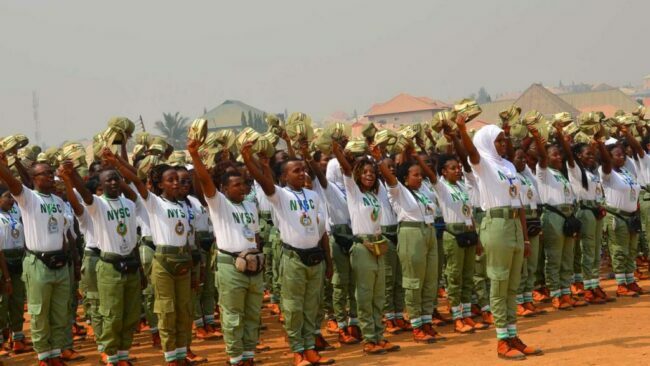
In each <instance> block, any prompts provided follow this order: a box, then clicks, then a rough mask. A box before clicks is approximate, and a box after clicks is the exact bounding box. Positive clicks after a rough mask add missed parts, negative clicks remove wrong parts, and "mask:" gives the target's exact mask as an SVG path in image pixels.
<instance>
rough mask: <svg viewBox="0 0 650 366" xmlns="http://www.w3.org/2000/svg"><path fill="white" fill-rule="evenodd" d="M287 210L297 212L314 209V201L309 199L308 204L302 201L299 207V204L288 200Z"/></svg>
mask: <svg viewBox="0 0 650 366" xmlns="http://www.w3.org/2000/svg"><path fill="white" fill-rule="evenodd" d="M289 209H290V210H291V211H298V210H301V211H302V210H305V209H312V210H313V209H315V206H314V201H313V200H312V199H309V202H307V201H302V207H300V203H298V201H296V200H290V201H289Z"/></svg>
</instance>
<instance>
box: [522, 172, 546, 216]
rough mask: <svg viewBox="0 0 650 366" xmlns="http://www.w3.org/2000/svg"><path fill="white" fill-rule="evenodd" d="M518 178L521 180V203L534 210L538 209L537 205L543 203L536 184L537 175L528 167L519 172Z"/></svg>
mask: <svg viewBox="0 0 650 366" xmlns="http://www.w3.org/2000/svg"><path fill="white" fill-rule="evenodd" d="M517 178H519V181H520V182H521V194H520V195H519V196H520V198H521V203H522V204H523V205H524V206H527V207H530V208H531V209H532V210H536V209H537V206H538V205H539V204H541V203H542V201H541V198H540V196H539V193H538V192H537V187H536V186H535V177H533V173H532V172H531V171H530V169H528V167H526V168H524V170H523V171H521V172H517Z"/></svg>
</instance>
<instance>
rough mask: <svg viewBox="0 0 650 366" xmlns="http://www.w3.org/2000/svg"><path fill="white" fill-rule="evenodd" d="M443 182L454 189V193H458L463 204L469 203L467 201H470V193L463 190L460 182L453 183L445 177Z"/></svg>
mask: <svg viewBox="0 0 650 366" xmlns="http://www.w3.org/2000/svg"><path fill="white" fill-rule="evenodd" d="M442 182H443V183H444V184H445V185H446V186H447V187H448V188H449V189H450V190H451V191H452V193H455V194H457V195H458V197H459V198H460V200H461V201H462V202H463V204H467V202H468V201H469V195H468V194H467V192H465V191H463V189H462V188H461V187H460V186H459V185H458V183H456V184H451V183H449V182H448V181H447V180H446V179H444V178H443V179H442Z"/></svg>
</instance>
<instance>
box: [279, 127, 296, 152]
mask: <svg viewBox="0 0 650 366" xmlns="http://www.w3.org/2000/svg"><path fill="white" fill-rule="evenodd" d="M282 139H283V140H284V142H286V144H287V154H288V155H289V158H292V159H293V158H295V157H296V151H295V150H294V149H293V145H291V139H290V138H289V134H288V133H287V130H283V131H282Z"/></svg>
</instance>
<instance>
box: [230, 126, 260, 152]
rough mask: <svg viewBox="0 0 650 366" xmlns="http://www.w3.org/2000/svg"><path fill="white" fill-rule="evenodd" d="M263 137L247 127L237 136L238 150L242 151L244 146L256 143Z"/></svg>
mask: <svg viewBox="0 0 650 366" xmlns="http://www.w3.org/2000/svg"><path fill="white" fill-rule="evenodd" d="M260 137H262V135H260V133H259V132H257V131H255V130H254V129H252V128H250V127H246V128H244V129H243V130H241V132H240V133H239V134H238V135H237V138H236V144H237V150H239V151H241V148H242V146H244V144H245V143H247V142H256V141H257V140H258V139H259V138H260Z"/></svg>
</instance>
